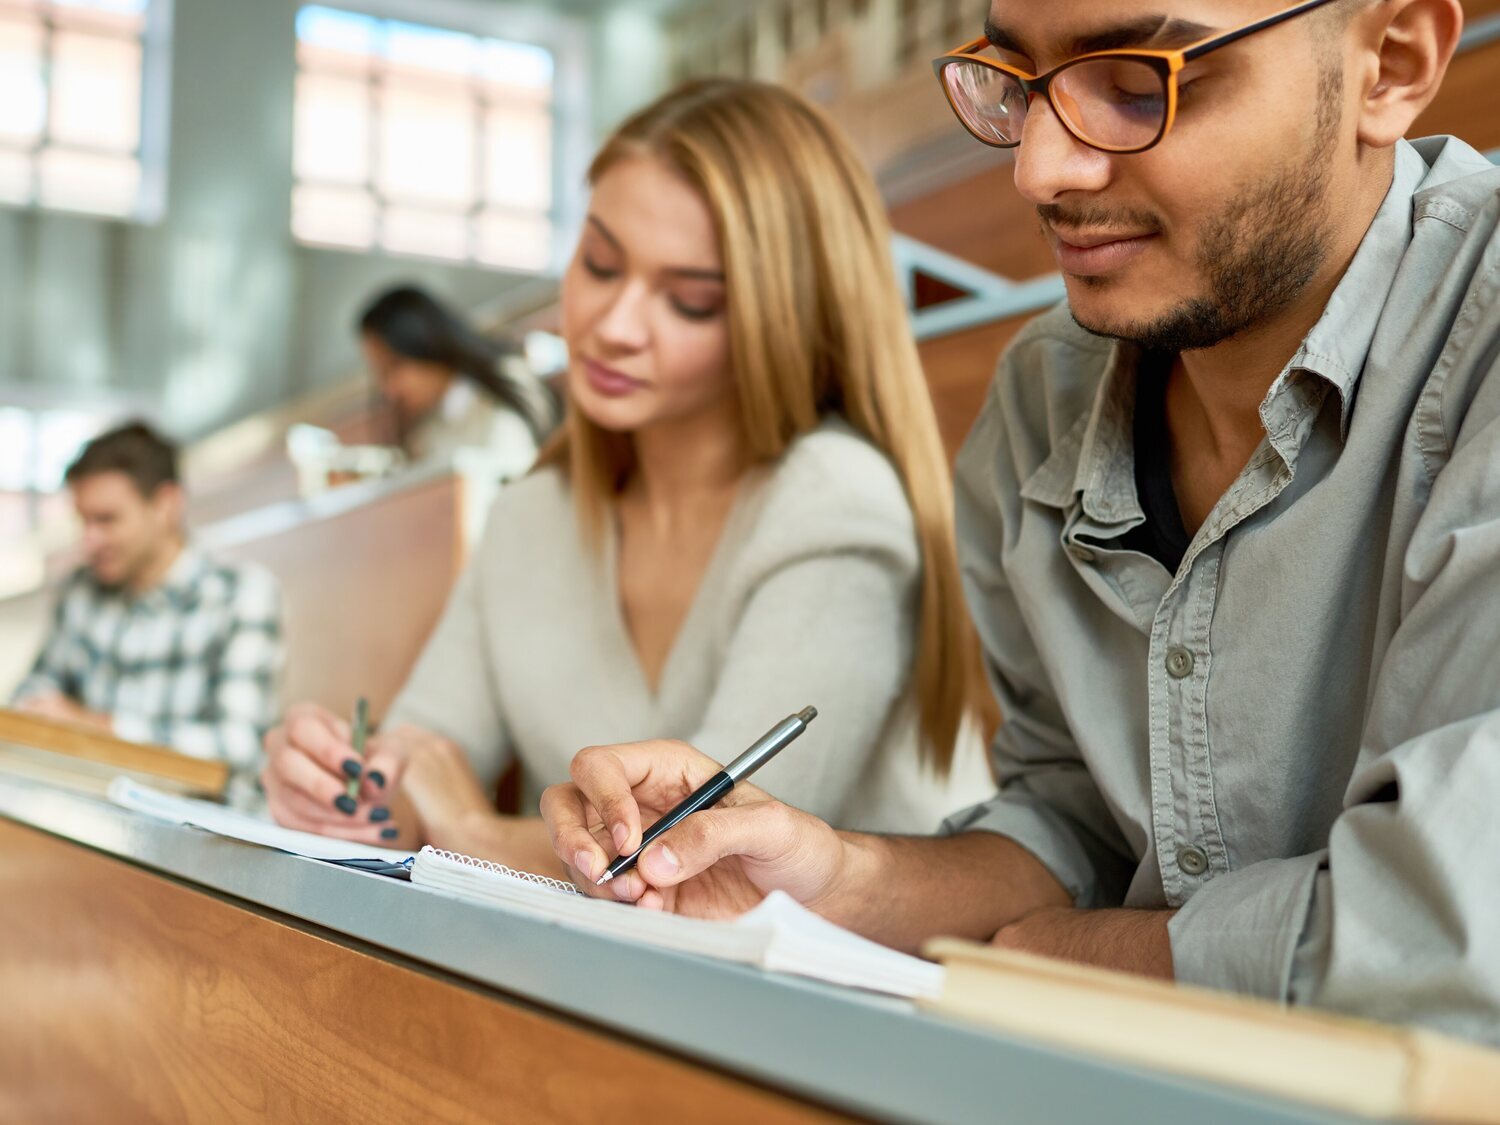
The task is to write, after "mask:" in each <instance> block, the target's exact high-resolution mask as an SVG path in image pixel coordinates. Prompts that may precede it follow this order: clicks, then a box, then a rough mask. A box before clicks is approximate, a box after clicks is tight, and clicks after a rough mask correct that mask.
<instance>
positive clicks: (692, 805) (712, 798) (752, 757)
mask: <svg viewBox="0 0 1500 1125" xmlns="http://www.w3.org/2000/svg"><path fill="white" fill-rule="evenodd" d="M817 717H818V709H817V708H816V707H804V708H803V709H802V710H801V711H800V712H798V713H797V714H795V715H788V716H787V717H786V718H784V719H782V720H781V722H779V723H777V724H776V725H775V726H774V727H772V728H771V729H770V730H768V731H766V733H765V734H763V735H761V736H760V738H759V739H757V740H756V742H755V744H754V745H753V746H751V747H750V749H748V750H746V751H745V752H744V753H743V754H741V755H740V756H739V757H738V758H736V759H735V760H734V761H732V762H730V763H729V764H728V765H727V766H725V767H724V768H723V769H721V770H720V771H719V772H718V773H716V774H714V775H713V777H711V778H709V779H708V780H707V781H705V782H704V783H703V784H702V785H700V786H699V787H698V788H697V789H696V790H694V792H693V793H692V794H691V795H690V796H689V797H687V798H686V799H685V800H683V802H682V803H681V804H680V805H678V806H677V807H676V808H675V809H673V810H672V811H671V812H669V813H667V815H666V816H664V817H662V818H661V819H660V820H658V821H657V822H656V823H655V824H653V825H652V826H651V827H650V828H648V829H646V834H645V835H644V836H642V837H641V846H640V847H638V848H636V849H635V851H633V852H631V853H630V854H629V855H622V856H620V857H619V858H618V859H616V860H615V861H614V862H613V863H611V864H610V865H609V867H608V869H607V870H606V871H605V872H604V874H603V875H601V876H599V879H598V881H597V882H596V883H595V884H594V886H596V887H602V886H603V885H604V884H605V883H607V882H609V881H610V880H611V879H613V878H614V877H615V876H616V875H623V874H625V872H627V871H629V870H630V869H631V868H632V867H634V866H635V861H636V860H638V859H640V857H641V853H642V852H643V851H645V850H646V848H647V847H649V846H650V844H651V842H652V841H653V840H655V839H656V838H657V837H658V836H661V835H662V834H663V833H665V832H667V831H668V830H669V829H671V828H673V827H674V826H675V825H677V824H678V823H679V822H680V821H681V820H682V819H683V818H684V817H687V816H691V815H692V814H693V813H695V812H697V811H698V810H699V809H706V808H708V807H710V806H711V805H717V804H718V803H719V802H720V801H721V800H723V799H724V797H725V795H726V794H728V792H729V791H730V790H731V789H733V788H734V786H735V783H736V782H738V781H743V780H744V779H745V778H747V777H749V776H750V775H751V774H752V773H754V772H755V771H756V770H758V769H760V767H761V766H763V765H765V764H766V763H767V762H769V761H770V760H771V759H772V758H774V757H776V755H777V754H779V753H781V752H782V751H783V750H784V749H786V748H787V747H788V746H790V745H791V744H792V742H793V741H794V740H795V739H796V738H797V736H798V735H800V734H801V733H802V732H803V731H805V730H806V729H807V724H808V723H810V722H812V721H813V720H814V719H816V718H817Z"/></svg>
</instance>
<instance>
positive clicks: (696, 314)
mask: <svg viewBox="0 0 1500 1125" xmlns="http://www.w3.org/2000/svg"><path fill="white" fill-rule="evenodd" d="M672 308H673V310H674V311H675V312H676V313H677V315H678V316H680V317H682V318H683V319H685V320H697V321H703V320H712V319H713V318H714V317H716V316H718V315H719V313H720V312H721V311H722V306H721V305H719V304H717V303H715V304H711V305H699V304H692V303H689V302H687V301H682V300H678V299H677V298H676V297H673V298H672Z"/></svg>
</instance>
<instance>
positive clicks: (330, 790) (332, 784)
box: [268, 747, 359, 820]
mask: <svg viewBox="0 0 1500 1125" xmlns="http://www.w3.org/2000/svg"><path fill="white" fill-rule="evenodd" d="M268 772H269V773H270V774H271V775H272V778H273V780H274V782H275V783H277V784H281V785H284V786H285V787H286V788H288V789H291V790H295V791H296V792H298V793H300V794H302V795H303V796H304V797H306V798H308V800H310V801H311V802H312V803H313V804H314V805H317V806H318V807H319V808H321V809H325V810H328V812H327V814H325V815H328V816H329V819H330V820H331V819H333V818H332V814H333V813H341V814H342V815H343V816H344V817H345V818H352V817H353V816H354V814H355V812H356V811H357V809H358V807H359V806H358V802H357V801H355V799H354V798H352V797H350V796H348V793H347V790H348V785H349V779H348V778H347V777H344V776H342V775H340V776H335V775H333V774H331V773H329V772H328V771H327V770H325V769H323V768H322V767H321V766H320V765H318V763H316V762H315V761H313V759H312V758H310V757H308V756H307V755H306V754H303V753H300V752H299V751H298V750H297V748H295V747H289V748H288V749H287V750H286V751H285V752H284V753H282V754H279V755H277V756H276V757H275V758H274V759H273V760H272V761H271V764H270V765H269V767H268Z"/></svg>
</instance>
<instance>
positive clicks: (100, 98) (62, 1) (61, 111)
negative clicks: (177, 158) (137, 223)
mask: <svg viewBox="0 0 1500 1125" xmlns="http://www.w3.org/2000/svg"><path fill="white" fill-rule="evenodd" d="M149 6H150V3H149V0H0V202H4V203H12V204H23V205H25V204H40V205H41V206H44V207H56V208H62V209H65V210H70V211H86V212H92V213H95V214H102V215H116V216H132V215H133V216H142V214H143V210H144V208H145V206H146V201H145V198H144V195H143V191H142V187H143V179H144V177H143V175H142V164H141V134H142V126H141V122H142V112H141V110H142V98H141V90H142V86H143V81H142V78H143V72H142V60H143V59H144V57H145V54H146V49H145V35H146V24H147V15H148V10H149Z"/></svg>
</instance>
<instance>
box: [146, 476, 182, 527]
mask: <svg viewBox="0 0 1500 1125" xmlns="http://www.w3.org/2000/svg"><path fill="white" fill-rule="evenodd" d="M186 509H187V495H186V494H185V493H184V492H183V490H182V485H180V484H178V483H177V482H176V481H172V480H169V481H166V482H164V483H162V484H159V485H157V486H156V491H155V492H153V493H152V494H151V510H152V511H153V512H155V513H156V517H157V519H158V520H159V521H160V523H161V525H162V526H163V527H165V528H168V529H170V530H172V531H179V530H181V529H182V521H183V518H184V516H185V515H186Z"/></svg>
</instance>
